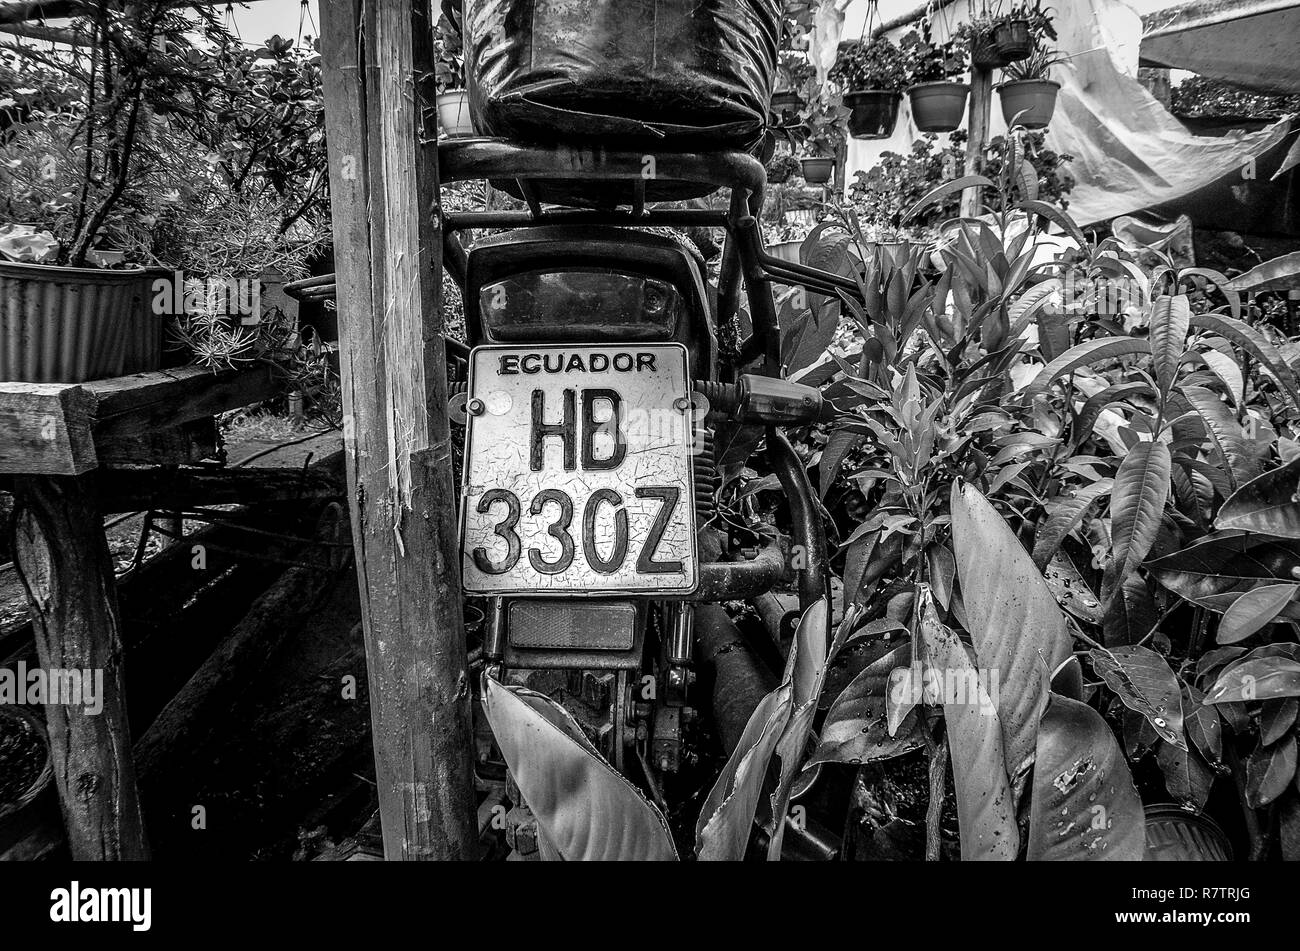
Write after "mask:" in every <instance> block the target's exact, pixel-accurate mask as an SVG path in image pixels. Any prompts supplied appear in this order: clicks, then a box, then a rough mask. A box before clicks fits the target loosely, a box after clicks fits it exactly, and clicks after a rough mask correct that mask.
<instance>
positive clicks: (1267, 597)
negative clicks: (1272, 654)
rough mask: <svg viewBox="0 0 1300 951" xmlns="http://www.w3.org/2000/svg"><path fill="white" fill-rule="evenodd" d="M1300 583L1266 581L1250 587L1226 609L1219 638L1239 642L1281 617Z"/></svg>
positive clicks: (1227, 641) (1224, 641)
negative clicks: (1264, 583) (1270, 582)
mask: <svg viewBox="0 0 1300 951" xmlns="http://www.w3.org/2000/svg"><path fill="white" fill-rule="evenodd" d="M1297 591H1300V585H1294V584H1266V585H1260V586H1259V587H1258V588H1254V589H1252V590H1250V591H1247V592H1246V593H1245V594H1243V595H1242V596H1241V597H1240V598H1238V599H1237V600H1236V601H1234V602H1233V603H1232V606H1231V607H1229V608H1228V610H1226V611H1224V612H1223V618H1222V620H1220V621H1219V634H1218V637H1217V640H1218V642H1219V643H1220V644H1236V643H1238V642H1240V641H1244V640H1245V639H1246V638H1248V637H1250V636H1251V635H1252V634H1255V633H1256V632H1258V631H1260V630H1261V629H1263V628H1264V627H1266V626H1268V625H1269V624H1272V623H1273V622H1274V621H1275V620H1277V616H1278V615H1279V614H1281V613H1282V609H1283V608H1285V607H1286V606H1287V605H1288V604H1290V603H1291V602H1292V601H1294V600H1295V596H1296V592H1297Z"/></svg>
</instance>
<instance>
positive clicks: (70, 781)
mask: <svg viewBox="0 0 1300 951" xmlns="http://www.w3.org/2000/svg"><path fill="white" fill-rule="evenodd" d="M14 499H15V513H14V515H15V528H16V532H15V534H16V536H17V552H16V555H17V558H16V561H15V563H16V564H17V566H18V571H19V574H20V576H21V577H22V580H23V585H24V587H25V588H26V590H27V600H28V604H29V606H30V608H31V613H32V625H33V628H34V629H35V633H36V653H37V657H38V658H39V659H40V664H41V668H42V669H43V670H44V671H45V672H46V676H47V677H51V676H54V675H55V674H56V673H57V674H58V675H59V677H60V682H61V683H68V682H69V681H67V680H64V679H63V673H64V672H70V671H78V672H80V673H79V674H78V676H79V677H81V678H82V684H83V689H82V693H81V695H80V696H74V697H71V698H68V697H64V696H60V697H58V698H52V697H48V696H47V698H46V700H47V702H46V704H45V715H46V722H47V723H48V725H49V737H50V750H51V754H52V759H53V762H54V779H55V783H56V784H57V785H58V790H59V804H60V807H61V809H62V811H63V822H64V827H65V828H66V829H67V833H68V846H69V849H70V850H71V852H72V857H73V858H74V859H78V860H103V861H121V860H138V859H147V858H148V857H149V849H148V846H147V845H146V842H145V832H144V819H143V816H142V815H141V811H140V797H139V792H138V790H137V789H136V780H135V767H134V764H133V760H132V758H131V735H130V730H129V727H128V724H127V715H126V695H125V689H124V686H123V671H122V628H121V621H120V619H119V614H118V606H117V593H116V590H115V584H114V578H113V563H112V561H111V560H110V558H109V554H108V545H107V543H106V542H105V540H104V522H103V517H102V516H101V515H100V512H99V507H98V505H97V504H96V502H95V496H94V484H93V476H81V477H68V476H51V477H39V476H24V477H22V478H20V479H17V480H15V484H14ZM87 677H88V678H90V685H91V686H92V692H93V694H94V696H93V697H92V696H90V695H88V694H86V693H85V687H86V678H87ZM92 700H93V703H92ZM54 701H57V702H54ZM96 707H99V708H100V709H98V710H96V709H95V708H96Z"/></svg>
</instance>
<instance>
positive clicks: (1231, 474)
mask: <svg viewBox="0 0 1300 951" xmlns="http://www.w3.org/2000/svg"><path fill="white" fill-rule="evenodd" d="M1182 393H1183V396H1185V397H1186V398H1187V402H1188V403H1190V404H1191V405H1192V408H1193V409H1194V410H1196V412H1197V413H1198V414H1199V415H1200V417H1201V419H1202V421H1203V422H1204V423H1205V428H1206V431H1207V432H1208V433H1209V435H1210V439H1211V440H1212V441H1213V443H1214V448H1215V450H1216V451H1217V452H1218V455H1219V458H1221V459H1222V460H1223V465H1224V472H1225V474H1226V475H1227V477H1228V483H1229V486H1230V487H1231V489H1232V491H1233V492H1235V491H1236V490H1237V487H1238V486H1240V485H1241V484H1243V483H1246V482H1250V481H1251V480H1252V479H1254V478H1255V476H1256V475H1257V474H1258V468H1257V467H1256V465H1255V460H1254V458H1253V457H1252V456H1251V454H1250V450H1249V449H1247V448H1246V435H1245V433H1244V432H1243V431H1242V428H1241V424H1240V423H1239V422H1237V417H1236V415H1235V414H1234V413H1233V412H1232V408H1231V407H1229V406H1228V404H1226V403H1224V402H1223V400H1221V399H1220V398H1219V394H1218V393H1215V392H1214V391H1213V390H1209V389H1206V388H1205V387H1203V386H1184V387H1183V390H1182Z"/></svg>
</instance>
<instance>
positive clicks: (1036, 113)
mask: <svg viewBox="0 0 1300 951" xmlns="http://www.w3.org/2000/svg"><path fill="white" fill-rule="evenodd" d="M996 88H997V91H998V96H999V97H1001V99H1002V117H1003V118H1004V119H1006V121H1007V125H1008V126H1011V125H1015V124H1019V125H1022V126H1024V127H1025V128H1026V129H1046V128H1047V126H1048V125H1049V124H1050V123H1051V121H1052V116H1053V114H1054V113H1055V112H1056V95H1057V93H1059V92H1060V91H1061V84H1060V83H1058V82H1056V81H1055V80H1051V79H1019V80H1016V81H1015V82H1010V83H1002V85H1000V86H997V87H996ZM1016 116H1020V118H1019V119H1017V118H1016Z"/></svg>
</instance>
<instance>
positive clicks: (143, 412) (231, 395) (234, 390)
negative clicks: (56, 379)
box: [81, 366, 281, 440]
mask: <svg viewBox="0 0 1300 951" xmlns="http://www.w3.org/2000/svg"><path fill="white" fill-rule="evenodd" d="M81 386H82V388H83V389H84V390H85V391H86V392H87V393H88V394H89V395H90V398H91V400H92V406H93V409H92V415H93V418H94V423H95V438H96V439H97V440H105V439H113V438H117V437H120V436H136V435H142V434H144V433H148V432H150V431H153V430H157V429H163V428H167V427H171V426H179V425H180V424H181V423H187V422H190V421H191V420H195V419H200V418H202V417H205V416H215V415H217V414H218V413H224V412H226V411H227V410H231V409H237V408H238V407H240V406H248V405H250V404H252V403H259V402H261V401H262V400H268V399H271V398H272V397H274V396H275V395H276V394H277V393H278V392H279V390H280V389H281V387H279V386H278V385H277V383H276V379H275V374H274V370H273V369H272V368H271V367H269V366H257V367H251V368H248V369H243V370H223V371H221V372H217V373H214V372H213V371H212V370H208V369H205V368H204V367H181V368H179V369H176V370H160V371H158V372H156V373H137V374H135V375H133V376H119V377H113V378H112V379H108V380H95V381H92V382H90V383H83V384H81Z"/></svg>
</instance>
